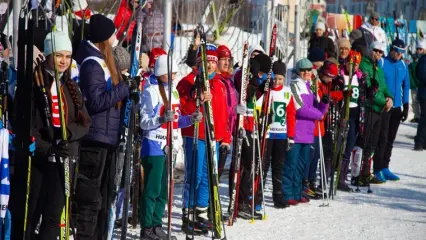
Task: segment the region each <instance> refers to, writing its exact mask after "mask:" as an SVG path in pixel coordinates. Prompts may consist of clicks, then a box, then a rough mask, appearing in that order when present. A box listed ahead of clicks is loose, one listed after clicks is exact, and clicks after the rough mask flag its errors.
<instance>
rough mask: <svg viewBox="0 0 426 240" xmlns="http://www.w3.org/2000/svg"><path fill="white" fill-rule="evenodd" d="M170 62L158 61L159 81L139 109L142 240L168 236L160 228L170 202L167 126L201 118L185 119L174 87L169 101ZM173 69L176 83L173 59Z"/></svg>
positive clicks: (147, 91)
mask: <svg viewBox="0 0 426 240" xmlns="http://www.w3.org/2000/svg"><path fill="white" fill-rule="evenodd" d="M167 60H168V56H167V55H162V56H160V57H159V58H158V59H157V62H156V63H155V72H154V75H155V77H156V78H155V79H154V78H151V79H150V81H151V84H150V85H149V86H148V87H147V88H145V90H144V93H143V95H142V96H143V97H142V101H141V107H140V116H141V122H140V126H141V128H142V129H143V130H144V137H143V141H142V149H141V158H142V160H141V162H142V166H143V168H144V174H145V178H144V179H145V181H144V192H143V194H142V198H141V204H140V206H141V219H140V221H141V228H142V230H141V239H146V240H151V239H162V240H166V239H167V234H166V233H165V232H164V231H163V230H162V228H161V225H162V217H163V211H164V209H165V206H166V203H167V186H168V184H167V168H166V166H167V164H166V163H167V161H166V159H167V158H166V156H165V154H164V148H165V145H166V137H167V134H168V133H167V126H166V125H167V124H166V123H167V122H173V128H174V129H176V128H185V127H188V126H190V125H192V124H193V123H194V122H195V121H199V120H201V118H202V115H201V113H199V112H194V113H192V114H191V115H186V116H183V115H180V111H179V108H180V106H179V95H178V93H177V90H176V89H175V87H173V89H172V91H173V94H172V96H173V99H172V100H169V99H167V97H168V94H167V93H168V91H169V89H168V85H167V83H168V81H169V79H168V69H167ZM172 66H173V69H171V71H173V74H172V79H171V80H172V81H174V80H175V78H176V72H177V71H178V67H177V64H176V62H175V61H174V60H173V63H172ZM173 86H174V85H173ZM169 101H171V103H169ZM168 104H172V108H173V110H172V111H170V110H167V106H168ZM169 134H170V133H169ZM177 134H178V132H177V130H175V131H173V138H174V139H177ZM174 147H176V146H174ZM176 150H177V149H176ZM173 238H175V237H173Z"/></svg>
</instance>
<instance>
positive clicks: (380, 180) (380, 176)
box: [371, 171, 386, 184]
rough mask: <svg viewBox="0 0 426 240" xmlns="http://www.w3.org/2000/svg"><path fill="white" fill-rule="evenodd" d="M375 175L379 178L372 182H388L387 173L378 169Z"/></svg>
mask: <svg viewBox="0 0 426 240" xmlns="http://www.w3.org/2000/svg"><path fill="white" fill-rule="evenodd" d="M374 177H375V178H376V179H377V180H379V181H378V182H371V183H374V184H381V183H385V182H386V178H385V175H384V174H383V172H382V171H378V172H376V173H374Z"/></svg>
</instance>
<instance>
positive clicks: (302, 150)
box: [283, 58, 330, 205]
mask: <svg viewBox="0 0 426 240" xmlns="http://www.w3.org/2000/svg"><path fill="white" fill-rule="evenodd" d="M312 67H313V66H312V63H311V62H310V61H309V60H308V59H306V58H304V59H301V60H299V61H298V62H297V64H296V72H297V75H298V76H297V78H296V79H294V80H292V82H291V84H290V88H291V92H292V93H293V96H294V99H295V105H296V113H295V118H296V125H295V129H296V130H295V135H294V144H292V143H289V147H288V153H287V163H286V164H285V165H284V169H283V193H284V200H285V201H286V202H287V204H289V205H296V204H298V203H306V202H309V199H307V198H305V197H302V179H303V173H304V171H305V167H306V165H307V164H306V162H307V161H308V159H309V155H310V149H311V145H312V144H313V142H314V129H315V120H321V119H322V117H323V115H324V113H325V112H326V111H327V108H328V103H329V102H330V98H329V96H328V95H324V96H323V97H322V99H321V101H319V99H318V97H316V95H314V94H313V93H312V90H311V77H312ZM314 102H316V103H318V106H317V107H316V106H314Z"/></svg>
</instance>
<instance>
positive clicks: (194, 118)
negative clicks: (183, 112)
mask: <svg viewBox="0 0 426 240" xmlns="http://www.w3.org/2000/svg"><path fill="white" fill-rule="evenodd" d="M201 119H203V114H202V113H201V112H193V113H192V114H191V122H192V123H193V124H194V123H196V122H200V121H201Z"/></svg>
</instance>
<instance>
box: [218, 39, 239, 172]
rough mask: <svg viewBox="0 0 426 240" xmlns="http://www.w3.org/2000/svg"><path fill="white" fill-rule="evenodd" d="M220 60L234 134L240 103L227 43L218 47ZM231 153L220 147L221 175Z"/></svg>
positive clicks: (229, 124)
mask: <svg viewBox="0 0 426 240" xmlns="http://www.w3.org/2000/svg"><path fill="white" fill-rule="evenodd" d="M217 53H218V58H219V62H218V65H217V69H218V75H219V77H220V78H221V80H222V83H223V84H224V85H225V89H226V106H227V112H228V127H229V129H228V131H229V132H230V133H231V134H232V133H234V132H235V129H234V128H235V123H236V120H237V114H236V113H235V110H234V109H235V108H236V106H237V104H238V92H237V90H236V89H235V85H234V82H233V81H232V73H230V72H229V66H230V61H231V58H232V54H231V50H229V48H228V47H227V46H225V45H220V46H219V47H218V48H217ZM228 154H230V151H229V152H228V151H227V150H226V149H223V148H221V149H220V155H219V165H218V173H219V177H220V176H221V175H222V172H223V170H224V168H225V163H226V158H227V156H228Z"/></svg>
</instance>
